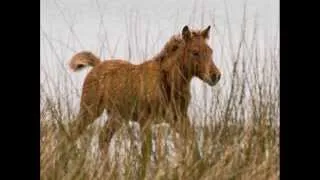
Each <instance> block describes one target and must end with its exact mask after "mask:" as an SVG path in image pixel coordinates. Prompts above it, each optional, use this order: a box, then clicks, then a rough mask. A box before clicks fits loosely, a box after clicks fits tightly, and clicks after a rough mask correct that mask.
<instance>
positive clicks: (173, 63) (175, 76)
mask: <svg viewBox="0 0 320 180" xmlns="http://www.w3.org/2000/svg"><path fill="white" fill-rule="evenodd" d="M181 58H182V57H181V56H176V57H175V58H172V59H169V60H168V61H167V62H164V64H162V65H161V67H162V76H163V78H164V83H166V85H167V88H168V90H169V91H170V94H176V95H178V94H185V93H189V91H190V90H189V89H190V83H191V77H186V76H185V74H186V73H185V72H184V69H183V68H182V67H181V66H180V65H179V63H178V62H179V61H180V62H181V60H182V59H181Z"/></svg>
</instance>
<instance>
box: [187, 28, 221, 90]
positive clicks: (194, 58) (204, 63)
mask: <svg viewBox="0 0 320 180" xmlns="http://www.w3.org/2000/svg"><path fill="white" fill-rule="evenodd" d="M209 31H210V26H208V27H207V28H206V29H204V30H201V31H190V29H189V27H188V26H184V27H183V29H182V39H183V41H184V43H183V44H184V45H183V50H182V51H183V52H182V53H183V54H182V57H183V59H182V63H183V64H182V65H183V68H184V70H186V72H188V73H189V76H191V77H193V76H196V77H198V78H200V79H201V80H203V81H205V82H206V83H208V84H209V85H210V86H214V85H215V84H217V83H218V82H219V80H220V77H221V72H220V70H219V69H218V67H217V66H216V65H215V64H214V62H213V59H212V53H213V50H212V49H211V48H210V46H209V45H208V44H207V40H208V39H209Z"/></svg>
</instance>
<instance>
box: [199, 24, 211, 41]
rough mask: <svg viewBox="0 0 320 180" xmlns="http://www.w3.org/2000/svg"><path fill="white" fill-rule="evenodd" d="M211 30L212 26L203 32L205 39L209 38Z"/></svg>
mask: <svg viewBox="0 0 320 180" xmlns="http://www.w3.org/2000/svg"><path fill="white" fill-rule="evenodd" d="M210 28H211V26H208V27H207V28H206V29H205V30H203V31H202V32H201V35H202V36H203V37H204V38H206V39H208V38H209V31H210Z"/></svg>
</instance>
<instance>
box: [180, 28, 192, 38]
mask: <svg viewBox="0 0 320 180" xmlns="http://www.w3.org/2000/svg"><path fill="white" fill-rule="evenodd" d="M182 37H183V39H184V40H189V39H191V32H190V30H189V27H188V26H187V25H185V26H184V27H183V29H182Z"/></svg>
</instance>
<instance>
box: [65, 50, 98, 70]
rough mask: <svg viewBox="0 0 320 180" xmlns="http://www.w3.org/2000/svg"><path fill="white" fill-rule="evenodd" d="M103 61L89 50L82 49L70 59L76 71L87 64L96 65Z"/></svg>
mask: <svg viewBox="0 0 320 180" xmlns="http://www.w3.org/2000/svg"><path fill="white" fill-rule="evenodd" d="M100 63H101V60H100V59H99V58H98V57H97V56H96V55H94V54H93V53H92V52H89V51H81V52H78V53H76V54H75V55H74V56H73V57H72V58H71V60H70V63H69V67H70V69H71V70H72V71H74V72H76V71H79V70H82V69H83V68H84V67H87V66H92V67H94V66H96V65H98V64H100Z"/></svg>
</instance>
